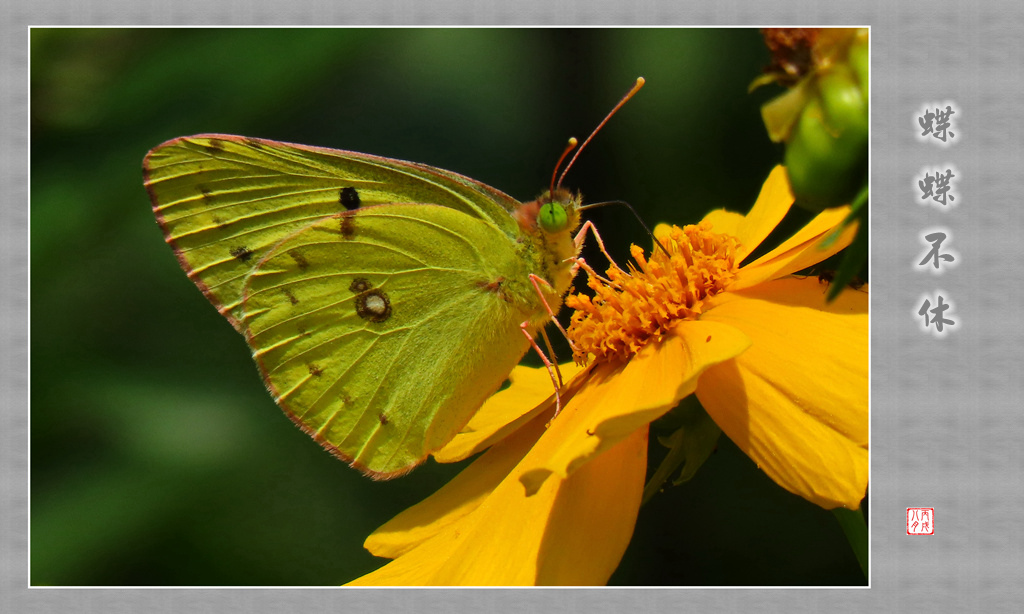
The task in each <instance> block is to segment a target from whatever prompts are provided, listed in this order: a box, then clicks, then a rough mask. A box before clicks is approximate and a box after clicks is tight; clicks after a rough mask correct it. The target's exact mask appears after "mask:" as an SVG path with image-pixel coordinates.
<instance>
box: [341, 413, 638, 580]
mask: <svg viewBox="0 0 1024 614" xmlns="http://www.w3.org/2000/svg"><path fill="white" fill-rule="evenodd" d="M548 435H549V433H546V434H545V436H544V437H547V436H548ZM542 439H543V438H542ZM646 467H647V429H639V430H638V431H636V432H635V433H634V434H633V435H632V436H630V437H629V438H627V439H626V440H624V441H622V442H621V443H620V444H619V445H618V446H615V447H613V448H612V449H610V450H608V452H607V453H605V454H603V455H601V457H599V458H597V459H595V460H594V462H591V463H588V464H587V466H586V467H584V468H581V469H580V471H578V472H576V473H575V474H573V476H572V477H571V478H569V479H567V480H548V481H547V483H546V484H545V485H544V487H543V488H542V489H541V490H540V491H538V492H537V493H536V494H535V495H534V496H532V497H527V496H525V494H524V492H523V487H522V485H521V484H520V483H519V480H518V469H517V470H515V471H513V472H512V473H511V474H510V475H509V476H508V478H507V479H505V480H504V481H503V482H502V483H501V484H500V485H498V486H497V488H495V490H494V491H493V493H492V494H490V495H489V496H488V497H487V498H486V500H485V501H484V503H483V504H482V505H480V506H479V507H478V508H477V509H476V510H475V511H473V512H472V513H470V514H468V515H466V516H464V517H463V518H461V519H459V520H458V521H457V522H454V523H451V524H449V525H448V526H446V527H445V528H444V529H443V530H442V531H441V532H439V533H438V534H437V535H435V536H434V537H433V538H431V539H429V540H428V541H426V542H425V543H423V544H422V545H420V546H419V547H417V548H415V549H413V550H412V551H410V552H408V553H407V554H404V555H403V556H400V557H399V558H398V559H396V560H394V561H392V562H391V563H388V564H387V565H385V566H384V567H381V568H380V569H378V570H377V571H375V572H372V573H370V574H368V575H366V576H363V577H362V578H359V579H357V580H356V581H354V582H352V583H351V584H352V585H373V586H399V585H403V586H404V585H445V586H453V585H468V586H512V585H533V584H551V585H595V584H604V583H606V582H607V581H608V578H609V577H610V576H611V574H612V572H613V571H614V570H615V568H616V567H617V566H618V563H619V560H620V559H621V558H622V553H623V552H625V549H626V546H627V545H628V544H629V540H630V537H631V536H632V533H633V526H634V524H635V523H636V515H637V511H638V509H639V507H640V495H641V494H642V491H643V483H644V477H645V473H646Z"/></svg>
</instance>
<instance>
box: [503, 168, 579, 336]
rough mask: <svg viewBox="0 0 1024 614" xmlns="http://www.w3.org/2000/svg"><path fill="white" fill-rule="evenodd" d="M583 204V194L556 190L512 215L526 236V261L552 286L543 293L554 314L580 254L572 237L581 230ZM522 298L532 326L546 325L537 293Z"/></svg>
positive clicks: (570, 282)
mask: <svg viewBox="0 0 1024 614" xmlns="http://www.w3.org/2000/svg"><path fill="white" fill-rule="evenodd" d="M581 200H582V196H581V195H580V194H578V193H577V194H574V193H572V192H570V191H569V190H566V189H564V188H555V190H554V191H553V192H552V191H551V190H545V191H544V193H543V194H541V195H540V196H539V197H538V198H537V199H536V200H532V201H529V202H525V203H523V204H522V205H520V206H519V208H517V209H516V211H515V213H514V214H513V217H514V218H515V219H516V222H518V224H519V227H520V229H521V231H522V233H523V234H522V239H523V242H524V243H525V245H523V257H524V259H526V260H528V261H530V262H531V268H532V269H533V271H534V274H536V275H538V276H539V277H541V278H543V279H544V280H545V281H547V282H548V284H550V286H541V292H543V293H544V298H545V299H546V300H547V302H548V305H549V306H550V307H551V309H552V311H555V312H557V311H558V309H559V307H561V305H562V299H563V298H564V297H565V293H566V292H567V291H568V290H569V287H570V286H571V285H572V277H573V276H572V265H573V263H572V261H571V260H570V259H571V258H573V257H574V256H576V255H577V254H578V252H579V249H578V248H577V247H576V244H575V242H574V241H573V237H574V235H575V233H576V230H577V229H578V228H579V226H580V204H581ZM525 239H529V241H526V240H525ZM525 281H528V280H525ZM530 288H532V284H531V285H530ZM524 290H525V288H524ZM520 295H521V296H523V297H524V298H528V299H530V307H529V308H530V311H531V312H532V313H533V317H532V318H530V323H531V324H532V325H533V326H535V327H537V326H543V325H544V324H546V323H547V322H548V316H547V312H546V310H545V309H544V306H543V304H542V303H540V301H539V298H538V297H537V295H536V293H535V292H534V293H532V294H531V293H529V292H524V293H521V294H520Z"/></svg>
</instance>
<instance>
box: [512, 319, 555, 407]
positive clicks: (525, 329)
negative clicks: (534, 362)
mask: <svg viewBox="0 0 1024 614" xmlns="http://www.w3.org/2000/svg"><path fill="white" fill-rule="evenodd" d="M529 328H530V323H529V322H523V323H522V324H520V325H519V330H521V331H523V334H524V335H526V338H527V339H529V340H530V345H531V346H533V349H534V351H535V352H537V355H538V356H540V359H541V361H543V362H544V366H545V367H546V368H547V370H548V375H550V376H551V385H552V386H554V387H555V415H554V416H551V419H552V420H554V419H555V416H557V415H558V414H559V412H561V411H562V395H561V394H560V393H559V390H558V381H557V380H556V379H555V367H554V365H552V364H551V361H550V360H548V357H547V355H546V354H545V353H544V350H542V349H540V346H539V345H537V342H536V341H534V340H533V335H531V334H530V331H529Z"/></svg>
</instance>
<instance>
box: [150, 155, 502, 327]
mask: <svg viewBox="0 0 1024 614" xmlns="http://www.w3.org/2000/svg"><path fill="white" fill-rule="evenodd" d="M144 172H145V182H146V187H147V189H148V190H149V193H150V198H151V200H152V203H153V209H154V211H155V213H156V216H157V219H158V220H159V222H160V225H161V227H162V228H163V230H164V234H165V238H166V240H167V242H168V243H169V244H171V246H172V247H173V248H174V250H175V252H176V253H177V255H178V259H179V261H180V262H181V264H182V267H183V268H184V269H185V270H186V272H187V273H188V275H189V277H190V278H191V279H192V280H193V281H194V282H195V283H196V284H197V285H198V286H199V287H200V289H202V291H203V292H204V294H206V296H207V297H208V298H209V299H210V301H211V302H213V304H214V305H215V306H216V307H217V308H218V310H219V311H220V312H221V313H222V314H224V315H225V316H226V317H227V318H228V320H229V321H231V323H232V325H234V326H235V327H236V328H238V329H239V330H241V326H240V319H241V314H240V305H241V297H242V295H241V290H242V284H243V282H244V280H245V277H246V275H247V274H248V273H249V272H250V271H251V270H252V268H253V267H254V266H255V264H256V263H257V262H259V261H260V260H261V259H262V258H263V257H264V256H266V254H267V253H268V252H269V250H270V249H271V248H272V247H273V246H274V245H276V244H277V243H279V242H280V241H282V240H283V239H285V238H286V237H288V236H289V235H291V234H293V233H294V232H296V231H298V230H299V229H301V228H303V227H305V226H307V225H309V224H310V223H311V222H313V221H315V220H318V219H321V218H324V217H327V216H331V215H334V214H337V213H339V212H342V211H346V210H352V209H357V208H360V207H367V206H371V205H380V204H391V203H429V204H435V205H440V206H443V207H449V208H452V209H456V210H459V211H463V212H465V213H467V214H469V215H472V216H474V217H477V218H480V219H482V220H486V221H487V222H488V223H491V224H493V225H495V226H497V227H498V228H500V229H501V230H502V231H503V232H504V233H505V234H506V235H507V236H510V237H514V236H515V233H516V232H517V228H516V227H515V222H514V221H513V220H512V218H511V217H510V216H509V212H510V211H512V210H514V209H515V207H516V206H517V203H516V201H515V200H513V199H512V198H511V197H509V196H507V195H505V194H503V193H501V192H499V191H498V190H495V189H493V188H490V187H488V186H486V185H484V184H481V183H479V182H476V181H473V180H471V179H468V178H466V177H463V176H461V175H458V174H455V173H450V172H448V171H442V170H439V169H434V168H432V167H429V166H425V165H421V164H414V163H410V162H403V161H399V160H389V159H387V158H379V157H376V156H369V155H365V154H359V153H354V152H347V151H340V150H332V149H325V148H317V147H307V146H303V145H293V144H288V143H279V142H276V141H266V140H260V139H250V138H243V137H237V136H229V135H198V136H194V137H184V138H179V139H174V140H172V141H168V142H167V143H165V144H163V145H161V146H159V147H157V148H155V149H154V150H152V151H151V152H150V153H149V155H147V156H146V160H145V163H144Z"/></svg>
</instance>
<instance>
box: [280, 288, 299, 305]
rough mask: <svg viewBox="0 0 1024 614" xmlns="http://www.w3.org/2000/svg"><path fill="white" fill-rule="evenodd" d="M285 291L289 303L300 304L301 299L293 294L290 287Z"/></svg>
mask: <svg viewBox="0 0 1024 614" xmlns="http://www.w3.org/2000/svg"><path fill="white" fill-rule="evenodd" d="M283 292H284V295H285V296H287V297H288V302H289V303H291V304H292V305H298V304H299V299H297V298H295V295H294V294H292V291H291V290H289V289H288V288H285V289H284V290H283Z"/></svg>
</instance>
